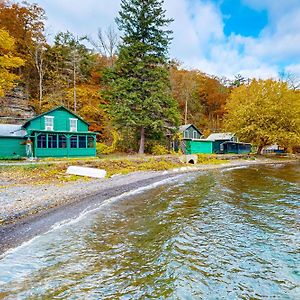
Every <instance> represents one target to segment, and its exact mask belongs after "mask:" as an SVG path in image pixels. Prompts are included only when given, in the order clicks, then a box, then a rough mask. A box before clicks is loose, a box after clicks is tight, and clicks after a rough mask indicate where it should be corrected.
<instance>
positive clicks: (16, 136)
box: [0, 124, 26, 158]
mask: <svg viewBox="0 0 300 300" xmlns="http://www.w3.org/2000/svg"><path fill="white" fill-rule="evenodd" d="M25 135H26V131H25V130H24V129H23V128H22V126H21V125H14V124H0V157H2V158H13V157H23V156H25V155H26V149H25V140H26V137H25Z"/></svg>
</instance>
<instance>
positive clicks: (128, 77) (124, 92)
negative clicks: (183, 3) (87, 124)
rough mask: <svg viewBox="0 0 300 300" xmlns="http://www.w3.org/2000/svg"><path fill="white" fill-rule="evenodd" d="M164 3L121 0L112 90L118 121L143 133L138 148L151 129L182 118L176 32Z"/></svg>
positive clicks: (141, 149) (159, 0)
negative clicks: (175, 78) (172, 50)
mask: <svg viewBox="0 0 300 300" xmlns="http://www.w3.org/2000/svg"><path fill="white" fill-rule="evenodd" d="M162 5H163V0H122V1H121V10H120V12H119V17H118V18H117V20H116V21H117V25H118V27H119V30H120V31H121V32H122V34H123V35H122V37H121V40H122V43H121V45H120V46H119V57H118V60H117V62H116V64H115V67H114V68H113V70H111V71H110V73H109V74H110V76H108V84H109V91H108V93H107V96H108V99H109V100H110V104H111V113H112V117H113V119H114V120H115V123H116V125H117V126H119V127H120V128H122V127H126V128H127V129H128V128H132V130H135V131H137V133H138V134H139V140H140V142H139V153H144V149H145V137H146V136H147V135H148V134H151V133H153V132H156V133H159V132H162V131H163V128H164V126H166V125H168V126H170V125H178V120H179V113H178V109H177V104H176V101H175V100H174V99H173V98H172V96H171V87H170V78H169V69H168V58H167V54H168V46H169V44H170V41H171V38H170V34H171V33H172V32H171V31H170V30H167V28H166V27H167V25H168V24H169V23H170V22H172V19H168V18H166V15H165V10H164V9H163V7H162Z"/></svg>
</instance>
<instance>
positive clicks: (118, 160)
mask: <svg viewBox="0 0 300 300" xmlns="http://www.w3.org/2000/svg"><path fill="white" fill-rule="evenodd" d="M232 158H233V157H230V156H221V155H211V154H210V155H206V154H200V155H198V166H199V165H205V164H224V163H228V162H229V161H230V159H232ZM238 158H239V159H246V157H245V156H243V157H241V156H240V157H235V159H238ZM247 159H255V158H254V157H253V156H251V157H250V158H249V157H247ZM41 162H43V163H42V164H39V163H32V164H26V165H21V164H20V165H17V166H16V165H11V166H0V182H5V183H4V185H3V184H2V185H1V186H0V189H1V188H4V187H5V186H7V182H8V184H9V185H17V184H44V183H56V184H63V183H65V182H73V181H77V180H79V179H80V180H91V179H90V178H87V177H81V176H75V175H69V174H66V170H67V168H68V166H70V165H77V166H86V167H92V168H99V169H104V170H106V172H107V176H108V177H111V176H112V175H115V174H128V173H130V172H136V171H162V170H169V169H174V168H179V167H182V166H187V165H185V164H182V163H181V162H180V161H179V156H178V155H162V156H153V155H128V154H119V153H116V154H109V155H105V156H104V155H103V156H101V158H97V157H96V158H70V159H61V158H60V159H57V158H54V159H50V158H47V159H42V160H41ZM190 166H191V165H190ZM195 166H197V165H195Z"/></svg>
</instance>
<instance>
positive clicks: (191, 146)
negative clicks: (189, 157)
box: [185, 140, 213, 154]
mask: <svg viewBox="0 0 300 300" xmlns="http://www.w3.org/2000/svg"><path fill="white" fill-rule="evenodd" d="M185 143H186V154H202V153H203V154H211V153H213V143H212V141H204V140H201V141H191V140H188V141H186V142H185Z"/></svg>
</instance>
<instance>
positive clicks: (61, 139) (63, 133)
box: [0, 106, 96, 157]
mask: <svg viewBox="0 0 300 300" xmlns="http://www.w3.org/2000/svg"><path fill="white" fill-rule="evenodd" d="M2 126H5V125H4V124H3V125H2ZM6 126H7V125H6ZM10 126H12V125H10ZM88 128H89V124H88V123H87V122H86V121H85V120H83V119H82V118H81V117H79V116H78V115H76V114H74V113H73V112H71V111H70V110H68V109H66V108H65V107H64V106H60V107H57V108H55V109H52V110H50V111H48V112H45V113H43V114H41V115H39V116H36V117H34V118H32V119H30V120H28V121H26V123H25V124H24V125H23V126H21V128H20V129H19V136H18V137H14V136H13V135H15V134H16V131H15V132H9V134H10V135H11V136H10V143H7V139H8V137H6V138H4V137H2V136H0V148H1V149H2V151H1V150H0V155H1V156H2V157H3V156H4V157H7V156H8V157H11V156H25V155H24V154H25V153H26V151H27V156H33V157H88V156H96V133H95V132H91V131H89V130H88ZM20 130H22V131H23V134H21V131H20ZM12 141H13V142H12ZM2 152H3V153H2ZM30 152H31V153H32V154H31V153H30Z"/></svg>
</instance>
